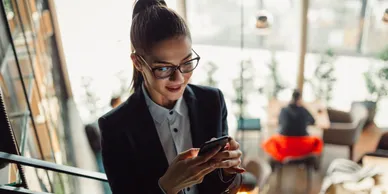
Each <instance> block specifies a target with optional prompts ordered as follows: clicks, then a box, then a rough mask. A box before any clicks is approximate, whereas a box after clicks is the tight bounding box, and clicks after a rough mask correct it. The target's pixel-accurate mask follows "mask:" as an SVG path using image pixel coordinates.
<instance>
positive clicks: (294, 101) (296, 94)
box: [291, 89, 302, 104]
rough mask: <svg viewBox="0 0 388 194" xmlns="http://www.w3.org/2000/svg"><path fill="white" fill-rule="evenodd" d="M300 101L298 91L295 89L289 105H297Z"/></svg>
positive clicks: (300, 97) (300, 96)
mask: <svg viewBox="0 0 388 194" xmlns="http://www.w3.org/2000/svg"><path fill="white" fill-rule="evenodd" d="M301 100H302V95H301V93H300V91H299V90H297V89H295V90H294V92H293V93H292V100H291V103H293V104H299V103H300V101H301Z"/></svg>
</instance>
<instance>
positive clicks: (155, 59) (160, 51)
mask: <svg viewBox="0 0 388 194" xmlns="http://www.w3.org/2000/svg"><path fill="white" fill-rule="evenodd" d="M151 53H152V54H151V56H145V57H144V59H145V61H146V62H147V63H144V62H143V63H141V65H140V68H139V65H137V68H138V70H140V71H141V72H142V74H143V77H144V81H145V86H146V88H147V90H148V93H149V94H150V96H151V98H152V100H154V101H155V102H156V103H157V104H159V105H161V106H164V107H170V108H171V107H172V106H174V104H175V102H176V101H177V100H178V99H179V98H180V97H181V96H182V95H183V92H184V90H185V88H186V86H187V83H188V82H189V80H190V78H191V75H192V73H193V72H192V71H191V72H189V73H181V72H180V71H179V70H178V69H177V70H176V71H175V72H173V73H172V74H171V76H169V77H166V78H164V79H158V78H157V77H156V76H157V75H159V76H160V75H163V74H164V71H166V69H168V68H170V69H171V67H176V66H179V65H182V64H184V65H187V64H189V63H190V60H191V59H193V58H195V57H197V56H196V54H195V53H194V52H193V51H192V49H191V40H190V38H188V37H186V36H179V37H174V38H171V39H167V40H164V41H161V42H159V43H158V44H156V45H155V46H154V47H153V48H152V50H151ZM139 58H140V57H137V60H138V61H137V62H139ZM140 60H142V59H140ZM190 64H191V63H190ZM184 65H182V66H181V69H182V70H183V68H184V67H185V66H184ZM194 65H196V63H194ZM148 66H150V67H148ZM166 67H167V68H166ZM155 68H157V69H156V70H154V71H152V70H151V69H155ZM153 72H154V73H153ZM155 74H156V76H155Z"/></svg>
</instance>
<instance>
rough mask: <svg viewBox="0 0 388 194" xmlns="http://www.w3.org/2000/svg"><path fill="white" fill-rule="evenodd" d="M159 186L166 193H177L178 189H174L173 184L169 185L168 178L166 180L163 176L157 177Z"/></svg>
mask: <svg viewBox="0 0 388 194" xmlns="http://www.w3.org/2000/svg"><path fill="white" fill-rule="evenodd" d="M159 186H160V187H161V189H163V191H164V192H165V193H166V194H177V193H178V191H175V189H174V187H173V186H170V184H169V183H168V179H167V180H166V179H165V178H164V177H161V178H160V179H159Z"/></svg>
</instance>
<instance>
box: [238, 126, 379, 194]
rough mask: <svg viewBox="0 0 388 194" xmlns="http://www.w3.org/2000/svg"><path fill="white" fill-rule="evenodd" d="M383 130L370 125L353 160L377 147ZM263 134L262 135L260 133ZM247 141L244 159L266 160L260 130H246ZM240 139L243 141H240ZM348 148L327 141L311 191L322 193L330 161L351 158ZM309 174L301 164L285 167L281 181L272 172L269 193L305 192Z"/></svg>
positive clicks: (355, 150)
mask: <svg viewBox="0 0 388 194" xmlns="http://www.w3.org/2000/svg"><path fill="white" fill-rule="evenodd" d="M381 133H382V130H381V129H379V128H377V127H376V126H375V125H374V124H371V125H370V126H368V127H367V128H366V129H365V130H364V132H363V133H362V135H361V136H360V138H359V141H358V142H357V144H356V145H355V148H354V160H355V161H357V160H359V159H360V158H361V157H362V155H363V154H364V153H366V152H369V151H374V149H375V148H376V145H377V143H378V141H379V139H380V136H381ZM260 136H261V135H260ZM245 137H246V138H245V141H244V142H245V143H243V145H242V146H243V150H244V154H245V159H244V163H246V162H248V161H249V160H258V159H261V160H264V161H267V159H268V156H266V155H265V154H264V153H263V151H262V150H261V149H259V148H260V147H259V146H258V145H260V139H262V138H259V135H258V133H257V132H247V133H246V134H245ZM240 142H241V141H240ZM348 154H349V152H348V149H347V147H345V146H336V145H325V147H324V151H323V156H322V163H321V169H320V170H319V171H316V172H314V175H313V184H312V190H311V192H310V193H311V194H317V193H319V190H320V188H321V184H322V180H323V178H324V176H325V173H326V171H327V168H328V166H329V164H330V163H331V162H332V161H333V160H334V159H336V158H348ZM306 180H307V178H306V172H305V169H303V168H301V167H298V166H289V167H285V168H284V169H283V175H282V180H281V184H280V183H279V182H278V181H277V177H276V174H275V173H273V174H272V175H271V176H270V178H269V181H268V183H269V191H268V192H267V193H269V194H305V193H306V190H305V188H306V185H307V181H306Z"/></svg>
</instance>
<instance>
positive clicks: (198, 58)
mask: <svg viewBox="0 0 388 194" xmlns="http://www.w3.org/2000/svg"><path fill="white" fill-rule="evenodd" d="M191 50H192V51H193V52H194V54H195V55H196V57H194V58H192V59H190V60H188V61H186V62H184V63H182V64H180V65H174V64H171V65H169V66H163V67H151V66H150V65H149V64H148V63H147V61H146V60H145V59H144V57H143V56H141V55H139V54H137V53H136V51H134V52H133V54H135V55H136V56H138V57H139V58H140V59H141V60H142V61H143V62H144V63H145V64H146V66H147V67H148V68H149V69H150V70H151V72H152V74H153V75H154V77H155V78H157V79H166V78H169V77H171V76H172V75H174V73H175V71H176V70H179V72H181V73H182V74H185V73H190V72H192V71H194V69H195V68H197V67H198V64H199V61H200V60H201V57H200V56H199V55H198V53H197V52H195V50H194V49H191ZM195 60H196V61H197V63H196V64H195V66H194V67H193V69H191V70H190V71H185V72H183V71H182V70H181V66H182V65H184V64H187V63H190V62H192V61H195ZM166 67H167V68H172V71H171V73H170V74H169V75H168V76H167V75H166V76H163V77H160V76H157V75H156V73H155V71H156V70H158V69H160V68H166Z"/></svg>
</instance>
